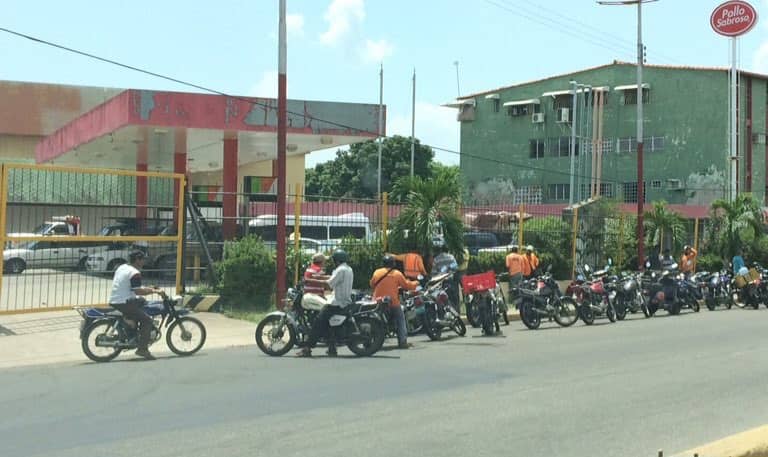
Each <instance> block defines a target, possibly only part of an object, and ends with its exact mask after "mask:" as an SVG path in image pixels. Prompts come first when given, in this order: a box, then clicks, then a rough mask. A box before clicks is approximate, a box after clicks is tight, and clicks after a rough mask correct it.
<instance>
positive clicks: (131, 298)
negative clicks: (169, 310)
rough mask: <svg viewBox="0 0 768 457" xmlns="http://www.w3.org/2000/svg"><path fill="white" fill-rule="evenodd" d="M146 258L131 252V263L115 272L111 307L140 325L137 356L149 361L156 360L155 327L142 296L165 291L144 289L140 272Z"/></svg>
mask: <svg viewBox="0 0 768 457" xmlns="http://www.w3.org/2000/svg"><path fill="white" fill-rule="evenodd" d="M144 258H145V255H144V253H143V252H142V251H134V252H131V253H130V255H129V256H128V262H129V263H126V264H123V265H120V266H119V267H118V268H117V270H115V277H114V279H113V280H112V293H111V294H110V296H109V306H111V307H113V308H115V309H116V310H118V311H120V312H121V313H123V317H124V318H125V319H126V321H128V320H131V321H135V322H138V323H139V339H138V342H137V346H138V349H137V350H136V355H138V356H140V357H144V358H145V359H147V360H154V359H155V357H154V356H153V355H152V353H150V352H149V337H150V333H151V331H152V326H153V323H152V318H151V317H149V316H147V314H146V313H145V312H144V309H143V308H144V305H145V304H146V303H147V301H146V300H145V299H144V298H141V297H140V295H151V294H155V293H156V294H161V295H162V294H163V291H162V290H160V289H156V288H152V287H142V285H141V271H140V270H141V268H142V267H144Z"/></svg>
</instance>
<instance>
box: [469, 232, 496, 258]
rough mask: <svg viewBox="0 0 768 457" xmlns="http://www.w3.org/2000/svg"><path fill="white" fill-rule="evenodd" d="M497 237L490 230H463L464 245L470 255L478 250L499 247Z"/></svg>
mask: <svg viewBox="0 0 768 457" xmlns="http://www.w3.org/2000/svg"><path fill="white" fill-rule="evenodd" d="M499 244H500V243H499V238H498V237H497V236H496V234H495V233H492V232H465V233H464V246H466V247H467V249H468V250H469V253H470V255H476V254H477V253H478V252H480V251H481V250H483V252H485V251H484V250H486V249H488V248H497V247H499ZM502 247H503V246H502Z"/></svg>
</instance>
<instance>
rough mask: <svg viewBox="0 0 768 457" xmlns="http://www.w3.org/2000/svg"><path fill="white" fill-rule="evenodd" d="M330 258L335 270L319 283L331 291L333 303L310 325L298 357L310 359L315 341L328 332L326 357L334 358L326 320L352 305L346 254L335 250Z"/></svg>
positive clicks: (352, 277)
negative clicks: (305, 341)
mask: <svg viewBox="0 0 768 457" xmlns="http://www.w3.org/2000/svg"><path fill="white" fill-rule="evenodd" d="M331 258H332V259H333V262H334V263H335V264H336V269H335V270H333V273H332V274H331V277H330V279H328V280H319V281H320V282H322V283H323V284H327V285H328V286H329V287H330V288H331V289H332V290H333V292H334V297H333V301H332V302H331V304H330V305H328V306H326V307H325V308H323V309H322V311H320V314H318V316H317V319H316V320H315V322H314V323H313V324H312V330H311V332H310V334H309V340H307V346H306V347H304V348H302V349H301V350H300V351H299V352H298V353H297V354H296V355H297V356H299V357H311V356H312V348H313V347H314V346H315V345H316V344H317V341H318V340H319V339H320V337H321V336H322V334H323V332H325V331H328V332H330V334H329V338H328V355H329V356H331V357H335V356H336V344H335V341H334V338H333V328H330V326H329V324H328V319H330V318H331V316H333V315H334V314H337V313H339V312H343V310H344V308H346V307H347V306H349V305H351V304H352V283H353V282H354V273H353V272H352V268H351V267H350V266H349V265H348V264H347V259H348V257H347V253H346V251H344V250H343V249H337V250H335V251H334V252H333V255H331Z"/></svg>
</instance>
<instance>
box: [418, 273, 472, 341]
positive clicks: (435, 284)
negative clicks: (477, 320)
mask: <svg viewBox="0 0 768 457" xmlns="http://www.w3.org/2000/svg"><path fill="white" fill-rule="evenodd" d="M452 279H453V273H441V274H439V275H437V276H435V277H433V278H432V279H430V280H429V282H428V283H427V289H426V290H425V293H424V330H425V331H426V333H427V336H428V337H429V339H430V340H432V341H438V340H440V338H441V337H442V334H443V330H446V329H448V330H453V331H454V332H456V334H457V335H459V336H464V335H466V334H467V326H466V325H464V321H463V320H462V319H461V315H460V314H459V312H458V310H457V309H456V308H455V307H454V306H453V304H452V303H451V300H450V298H449V295H448V288H449V287H452V285H451V283H452Z"/></svg>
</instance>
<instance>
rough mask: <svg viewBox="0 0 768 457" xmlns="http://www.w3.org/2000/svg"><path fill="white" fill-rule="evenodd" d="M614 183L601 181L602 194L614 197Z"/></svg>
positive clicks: (606, 196)
mask: <svg viewBox="0 0 768 457" xmlns="http://www.w3.org/2000/svg"><path fill="white" fill-rule="evenodd" d="M613 188H614V185H613V183H600V196H602V197H605V198H613V197H614V194H613Z"/></svg>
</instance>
